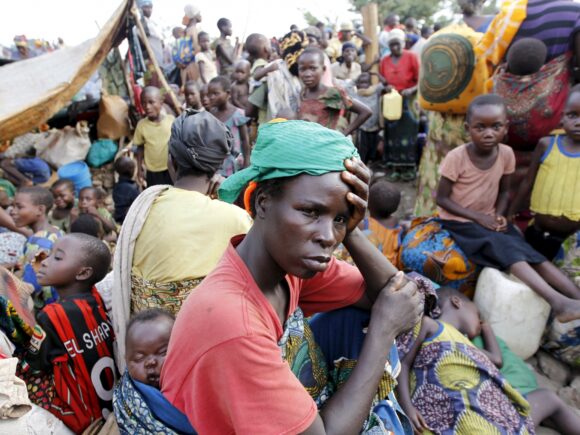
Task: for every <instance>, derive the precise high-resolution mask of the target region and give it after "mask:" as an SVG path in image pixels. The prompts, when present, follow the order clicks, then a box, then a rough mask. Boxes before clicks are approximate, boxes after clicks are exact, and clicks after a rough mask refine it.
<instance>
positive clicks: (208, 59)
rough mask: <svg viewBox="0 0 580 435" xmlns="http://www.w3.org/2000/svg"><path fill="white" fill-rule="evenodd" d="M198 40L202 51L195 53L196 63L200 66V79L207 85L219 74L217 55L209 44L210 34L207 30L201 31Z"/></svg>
mask: <svg viewBox="0 0 580 435" xmlns="http://www.w3.org/2000/svg"><path fill="white" fill-rule="evenodd" d="M197 40H198V43H199V48H200V51H199V52H198V53H197V54H196V55H195V63H197V65H198V66H199V80H200V82H201V84H203V85H207V84H209V82H210V81H211V80H212V79H213V78H214V77H217V75H218V72H217V65H216V57H215V53H214V52H213V50H212V49H211V48H210V46H209V35H208V34H207V33H206V32H199V34H198V35H197Z"/></svg>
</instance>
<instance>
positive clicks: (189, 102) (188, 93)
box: [183, 81, 205, 112]
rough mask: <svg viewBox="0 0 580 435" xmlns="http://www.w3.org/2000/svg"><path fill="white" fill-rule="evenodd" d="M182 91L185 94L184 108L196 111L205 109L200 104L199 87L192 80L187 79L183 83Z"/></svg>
mask: <svg viewBox="0 0 580 435" xmlns="http://www.w3.org/2000/svg"><path fill="white" fill-rule="evenodd" d="M183 93H184V95H185V108H186V109H193V110H197V111H198V112H200V111H202V110H205V109H204V107H203V106H202V105H201V96H200V93H199V88H198V87H197V84H196V83H195V82H194V81H189V82H187V83H186V84H185V87H184V88H183Z"/></svg>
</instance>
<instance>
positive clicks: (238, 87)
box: [232, 59, 250, 110]
mask: <svg viewBox="0 0 580 435" xmlns="http://www.w3.org/2000/svg"><path fill="white" fill-rule="evenodd" d="M233 79H234V80H235V83H234V84H233V85H232V104H233V105H234V106H236V107H239V108H240V109H242V110H246V106H247V105H248V96H249V94H250V83H249V80H250V62H248V61H247V60H245V59H242V60H240V61H238V62H237V63H236V65H235V68H234V73H233Z"/></svg>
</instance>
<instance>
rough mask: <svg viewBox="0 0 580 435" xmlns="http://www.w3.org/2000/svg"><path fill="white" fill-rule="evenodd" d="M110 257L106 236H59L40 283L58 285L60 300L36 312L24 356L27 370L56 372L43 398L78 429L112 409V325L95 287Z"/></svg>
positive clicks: (30, 372)
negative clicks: (100, 237) (101, 239)
mask: <svg viewBox="0 0 580 435" xmlns="http://www.w3.org/2000/svg"><path fill="white" fill-rule="evenodd" d="M110 262H111V254H110V253H109V250H108V249H107V247H106V246H105V244H104V243H103V242H101V241H100V240H98V239H96V238H94V237H91V236H87V235H85V234H69V235H67V236H64V237H63V238H61V239H59V240H58V241H56V242H55V244H54V248H53V250H52V252H51V254H50V256H49V257H48V258H47V259H45V260H44V261H43V262H42V266H41V268H40V270H39V272H38V281H39V283H40V284H41V285H45V286H53V287H54V288H55V289H56V291H57V293H58V295H59V300H58V302H55V303H53V304H50V305H47V306H46V307H45V308H44V309H43V310H42V311H41V312H40V313H39V314H38V315H37V324H36V326H35V328H34V335H33V337H32V339H31V341H30V345H29V347H28V350H27V351H26V353H25V356H24V360H25V362H26V363H27V365H28V367H27V368H26V365H25V370H26V371H25V376H27V375H33V374H35V373H43V374H46V375H52V376H53V377H52V378H51V379H53V380H52V383H53V391H52V394H53V395H51V396H50V397H44V398H43V399H44V401H43V402H41V403H38V404H39V405H41V406H44V407H46V408H47V409H48V410H49V411H50V412H51V413H53V414H54V415H56V416H57V417H58V418H59V419H61V420H62V421H63V422H64V423H65V424H66V425H67V426H68V427H69V428H70V429H72V430H73V431H74V432H76V433H81V432H82V431H83V430H85V429H86V428H87V427H88V426H89V425H90V424H91V423H92V422H93V421H95V420H97V419H99V418H101V417H105V418H106V416H107V415H108V414H109V413H110V412H111V411H112V403H111V397H112V394H111V393H112V390H113V386H114V384H115V377H116V368H115V362H114V360H113V342H114V334H113V327H112V326H111V324H110V322H109V319H108V318H107V315H106V313H105V306H104V304H103V301H102V299H101V297H100V296H99V294H98V292H97V291H96V289H95V287H94V285H95V284H96V283H97V282H99V281H101V280H102V279H103V278H104V277H105V275H106V274H107V270H108V268H109V264H110ZM35 397H36V395H35ZM39 399H41V398H39Z"/></svg>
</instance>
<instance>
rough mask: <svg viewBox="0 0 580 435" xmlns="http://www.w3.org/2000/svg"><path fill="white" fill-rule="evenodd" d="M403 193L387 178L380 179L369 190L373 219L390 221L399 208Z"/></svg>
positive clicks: (370, 210) (370, 209)
mask: <svg viewBox="0 0 580 435" xmlns="http://www.w3.org/2000/svg"><path fill="white" fill-rule="evenodd" d="M400 202H401V191H400V190H399V189H398V188H397V186H395V185H394V184H393V183H389V182H388V181H387V179H386V178H379V179H378V180H376V181H375V182H373V183H372V184H371V187H370V189H369V212H370V214H371V217H372V218H373V219H378V220H381V219H388V218H390V217H391V216H392V214H393V213H395V212H396V211H397V209H398V208H399V203H400Z"/></svg>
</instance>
